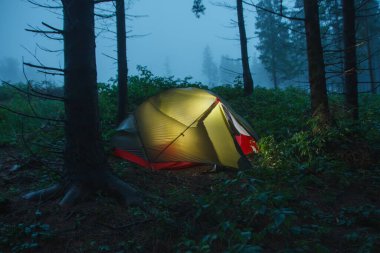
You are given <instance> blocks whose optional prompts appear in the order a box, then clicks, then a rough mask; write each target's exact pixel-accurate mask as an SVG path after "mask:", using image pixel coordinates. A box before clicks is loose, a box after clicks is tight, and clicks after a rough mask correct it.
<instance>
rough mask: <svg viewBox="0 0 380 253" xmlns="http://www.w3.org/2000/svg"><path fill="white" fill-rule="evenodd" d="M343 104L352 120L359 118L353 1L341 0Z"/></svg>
mask: <svg viewBox="0 0 380 253" xmlns="http://www.w3.org/2000/svg"><path fill="white" fill-rule="evenodd" d="M342 4H343V41H344V76H345V87H346V93H345V105H346V108H347V110H348V112H349V115H350V117H351V118H352V119H353V120H357V119H358V118H359V111H358V108H359V104H358V78H357V70H356V35H355V1H354V0H343V1H342Z"/></svg>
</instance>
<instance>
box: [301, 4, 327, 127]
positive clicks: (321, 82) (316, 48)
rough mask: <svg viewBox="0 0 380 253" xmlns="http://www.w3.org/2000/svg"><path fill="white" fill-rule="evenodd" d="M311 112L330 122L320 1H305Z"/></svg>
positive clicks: (323, 120)
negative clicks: (320, 23) (319, 9)
mask: <svg viewBox="0 0 380 253" xmlns="http://www.w3.org/2000/svg"><path fill="white" fill-rule="evenodd" d="M304 11H305V30H306V44H307V57H308V65H309V82H310V96H311V110H312V113H313V117H318V118H319V119H320V120H321V121H322V122H328V121H329V120H330V112H329V105H328V97H327V89H326V76H325V63H324V59H323V49H322V43H321V32H320V27H319V11H318V0H304Z"/></svg>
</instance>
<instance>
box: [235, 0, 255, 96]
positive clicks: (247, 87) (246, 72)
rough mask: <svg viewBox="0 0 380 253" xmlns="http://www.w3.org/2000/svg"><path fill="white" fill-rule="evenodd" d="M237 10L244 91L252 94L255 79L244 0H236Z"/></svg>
mask: <svg viewBox="0 0 380 253" xmlns="http://www.w3.org/2000/svg"><path fill="white" fill-rule="evenodd" d="M236 10H237V16H238V26H239V35H240V49H241V62H242V66H243V82H244V92H245V94H246V95H250V94H252V92H253V80H252V75H251V70H250V68H249V60H248V49H247V35H246V32H245V24H244V13H243V1H242V0H236Z"/></svg>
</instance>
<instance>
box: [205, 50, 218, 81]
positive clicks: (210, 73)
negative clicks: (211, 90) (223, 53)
mask: <svg viewBox="0 0 380 253" xmlns="http://www.w3.org/2000/svg"><path fill="white" fill-rule="evenodd" d="M202 73H203V74H204V75H205V76H206V77H207V81H208V84H209V85H210V86H215V85H216V84H217V83H218V68H217V67H216V64H215V62H214V60H213V58H212V54H211V49H210V47H209V46H206V47H205V49H204V51H203V63H202Z"/></svg>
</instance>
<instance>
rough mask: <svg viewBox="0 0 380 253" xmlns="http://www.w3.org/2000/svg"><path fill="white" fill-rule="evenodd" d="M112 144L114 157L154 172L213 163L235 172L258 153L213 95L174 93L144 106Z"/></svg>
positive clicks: (244, 128) (247, 131) (242, 125)
mask: <svg viewBox="0 0 380 253" xmlns="http://www.w3.org/2000/svg"><path fill="white" fill-rule="evenodd" d="M117 130H118V131H119V132H118V134H117V135H116V136H115V137H114V139H113V145H114V147H115V155H117V156H119V157H122V158H124V159H127V160H129V161H132V162H134V163H137V164H139V165H141V166H143V167H147V168H153V169H168V168H184V167H189V166H193V165H196V164H217V165H221V166H226V167H232V168H239V167H241V166H245V165H246V162H247V160H246V157H245V155H247V154H250V153H253V152H257V145H256V140H257V137H256V135H255V133H254V132H253V131H252V130H251V128H250V126H249V125H248V124H247V123H246V122H245V121H244V120H243V119H242V118H241V117H240V116H239V115H237V114H236V113H234V112H233V111H232V110H231V109H230V108H229V107H228V106H227V105H226V104H225V103H224V102H222V101H221V100H220V98H218V97H217V96H216V95H214V94H213V93H212V92H210V91H207V90H202V89H198V88H173V89H169V90H166V91H163V92H161V93H159V94H157V95H155V96H153V97H150V98H149V99H147V100H146V101H145V102H143V103H142V104H141V105H140V106H139V107H138V108H137V109H136V111H135V112H134V113H133V114H131V115H130V116H129V117H128V118H127V119H126V120H124V121H123V122H122V123H121V124H120V126H119V127H118V129H117Z"/></svg>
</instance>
